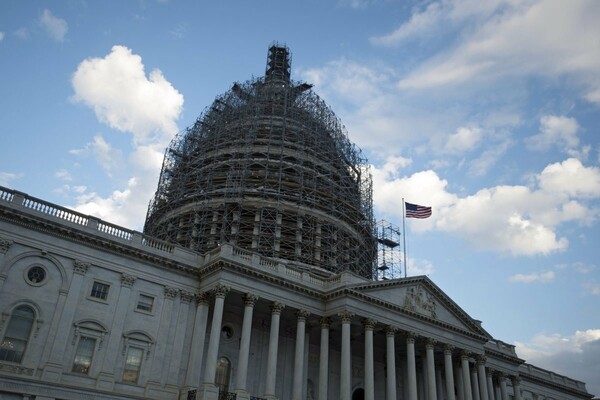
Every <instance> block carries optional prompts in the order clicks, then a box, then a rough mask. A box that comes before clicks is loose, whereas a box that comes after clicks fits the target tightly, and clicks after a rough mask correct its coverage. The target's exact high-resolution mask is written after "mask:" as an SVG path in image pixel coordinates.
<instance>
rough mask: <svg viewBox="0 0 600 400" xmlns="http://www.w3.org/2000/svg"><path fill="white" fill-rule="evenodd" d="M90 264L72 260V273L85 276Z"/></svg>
mask: <svg viewBox="0 0 600 400" xmlns="http://www.w3.org/2000/svg"><path fill="white" fill-rule="evenodd" d="M90 265H91V264H90V263H88V262H84V261H81V260H73V272H74V273H76V274H79V275H85V274H86V273H87V272H88V269H90Z"/></svg>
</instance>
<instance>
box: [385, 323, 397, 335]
mask: <svg viewBox="0 0 600 400" xmlns="http://www.w3.org/2000/svg"><path fill="white" fill-rule="evenodd" d="M396 332H398V328H396V327H395V326H393V325H388V326H386V327H385V336H395V335H396Z"/></svg>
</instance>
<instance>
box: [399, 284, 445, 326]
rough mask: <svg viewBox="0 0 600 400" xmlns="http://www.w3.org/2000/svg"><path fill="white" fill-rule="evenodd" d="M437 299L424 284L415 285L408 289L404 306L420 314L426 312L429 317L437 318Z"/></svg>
mask: <svg viewBox="0 0 600 400" xmlns="http://www.w3.org/2000/svg"><path fill="white" fill-rule="evenodd" d="M435 306H436V304H435V300H434V299H433V296H430V295H429V293H428V292H427V291H425V290H424V289H423V286H422V285H417V286H413V287H410V288H408V289H407V291H406V295H405V296H404V308H406V309H407V310H410V311H414V312H417V313H420V314H425V315H427V316H428V317H431V318H433V319H437V315H436V313H435Z"/></svg>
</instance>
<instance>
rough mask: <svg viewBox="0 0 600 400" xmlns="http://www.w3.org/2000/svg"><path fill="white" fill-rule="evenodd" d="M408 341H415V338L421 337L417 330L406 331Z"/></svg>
mask: <svg viewBox="0 0 600 400" xmlns="http://www.w3.org/2000/svg"><path fill="white" fill-rule="evenodd" d="M405 335H406V343H413V344H414V343H415V340H416V339H417V338H418V337H419V335H417V333H416V332H406V333H405Z"/></svg>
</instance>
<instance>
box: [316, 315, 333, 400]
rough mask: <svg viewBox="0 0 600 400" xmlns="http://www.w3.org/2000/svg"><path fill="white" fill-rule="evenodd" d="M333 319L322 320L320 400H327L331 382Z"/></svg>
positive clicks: (325, 318)
mask: <svg viewBox="0 0 600 400" xmlns="http://www.w3.org/2000/svg"><path fill="white" fill-rule="evenodd" d="M330 324H331V319H329V318H327V317H324V318H321V348H320V354H319V397H318V399H319V400H327V390H328V381H329V325H330Z"/></svg>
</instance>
